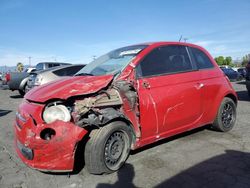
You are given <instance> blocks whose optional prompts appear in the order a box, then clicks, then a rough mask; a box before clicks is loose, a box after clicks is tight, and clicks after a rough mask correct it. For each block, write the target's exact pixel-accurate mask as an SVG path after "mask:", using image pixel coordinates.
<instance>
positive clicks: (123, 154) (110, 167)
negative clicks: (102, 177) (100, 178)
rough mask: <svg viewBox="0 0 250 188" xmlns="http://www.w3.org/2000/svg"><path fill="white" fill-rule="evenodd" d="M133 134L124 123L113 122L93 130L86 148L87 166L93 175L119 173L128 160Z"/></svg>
mask: <svg viewBox="0 0 250 188" xmlns="http://www.w3.org/2000/svg"><path fill="white" fill-rule="evenodd" d="M131 140H132V134H131V129H130V127H129V126H128V125H127V124H125V123H124V122H120V121H117V122H112V123H110V124H108V125H105V126H104V127H102V128H100V129H95V130H92V131H91V133H90V139H89V140H88V141H87V143H86V148H85V154H84V156H85V164H86V167H87V169H88V171H89V172H90V173H92V174H102V173H111V172H114V171H117V170H118V169H119V168H121V166H122V165H123V164H124V162H125V161H126V159H127V158H128V155H129V152H130V147H131Z"/></svg>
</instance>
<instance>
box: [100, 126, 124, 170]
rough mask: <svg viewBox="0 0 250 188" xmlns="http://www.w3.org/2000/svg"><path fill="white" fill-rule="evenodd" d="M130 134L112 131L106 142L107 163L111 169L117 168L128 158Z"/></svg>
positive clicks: (105, 155) (105, 154)
mask: <svg viewBox="0 0 250 188" xmlns="http://www.w3.org/2000/svg"><path fill="white" fill-rule="evenodd" d="M127 141H128V136H127V134H126V133H124V132H120V131H119V132H114V133H112V134H111V135H110V136H109V138H108V140H107V142H106V144H105V153H104V157H105V164H106V166H107V167H108V168H109V169H111V170H117V169H118V168H119V167H120V165H121V164H122V163H123V162H124V161H125V160H126V157H127V155H126V150H127V149H128V142H127Z"/></svg>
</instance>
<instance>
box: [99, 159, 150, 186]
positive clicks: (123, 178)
mask: <svg viewBox="0 0 250 188" xmlns="http://www.w3.org/2000/svg"><path fill="white" fill-rule="evenodd" d="M117 176H118V177H117V181H116V182H115V183H114V184H109V183H100V184H98V185H97V186H96V188H108V187H119V188H133V187H136V186H135V185H134V184H133V179H134V177H135V171H134V167H133V166H132V165H131V164H128V163H127V164H125V165H124V167H123V168H121V169H120V170H119V171H118V172H117ZM145 178H146V177H145Z"/></svg>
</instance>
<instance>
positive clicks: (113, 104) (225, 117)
mask: <svg viewBox="0 0 250 188" xmlns="http://www.w3.org/2000/svg"><path fill="white" fill-rule="evenodd" d="M215 93H216V95H215ZM24 98H25V99H24V100H23V101H22V103H21V104H20V106H19V108H18V111H17V115H16V120H15V125H14V130H15V145H16V151H17V153H18V155H19V157H20V158H21V160H22V161H23V162H24V163H25V164H27V165H28V166H30V167H32V168H34V169H38V170H41V171H64V172H65V171H72V170H73V169H74V162H75V161H74V159H75V154H76V153H78V152H76V151H79V150H80V149H82V148H81V147H78V145H79V143H83V144H85V149H84V150H82V151H81V150H80V152H84V155H85V156H84V159H85V166H86V167H87V169H88V171H89V172H90V173H93V174H102V173H111V172H114V171H116V170H118V169H119V168H120V167H121V166H122V165H123V164H124V162H125V161H126V159H127V157H128V156H129V153H130V150H131V149H132V150H135V149H137V148H141V147H143V146H145V145H148V144H151V143H154V142H157V141H159V140H161V139H164V138H167V137H170V136H173V135H176V134H179V133H182V132H185V131H189V130H191V129H195V128H197V127H201V126H204V125H210V124H211V125H212V127H213V128H214V129H216V130H219V131H222V132H227V131H230V130H231V129H232V128H233V126H234V124H235V121H236V106H237V96H236V93H235V91H234V89H233V87H232V85H231V83H230V82H229V80H228V79H227V78H226V76H225V75H224V74H223V72H222V71H221V70H220V68H219V67H218V66H217V64H216V62H215V61H214V60H213V58H212V57H211V55H209V53H208V52H207V51H206V50H205V49H203V48H202V47H199V46H197V45H193V44H188V43H180V42H156V43H145V44H140V45H133V46H128V47H123V48H119V49H117V50H114V51H111V52H109V53H107V54H106V55H103V56H101V57H100V58H97V59H96V60H94V61H93V62H91V63H89V64H88V65H86V66H85V67H84V68H83V69H81V70H80V71H79V72H78V73H76V75H75V76H73V77H69V78H63V79H60V80H58V81H55V82H52V83H48V84H45V85H43V86H40V87H37V88H34V89H32V90H30V91H29V92H28V93H27V94H26V95H25V97H24ZM76 165H77V164H76Z"/></svg>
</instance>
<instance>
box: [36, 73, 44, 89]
mask: <svg viewBox="0 0 250 188" xmlns="http://www.w3.org/2000/svg"><path fill="white" fill-rule="evenodd" d="M42 81H43V77H42V76H41V75H39V74H38V75H37V76H36V78H35V83H34V85H36V86H39V85H41V83H42Z"/></svg>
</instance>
